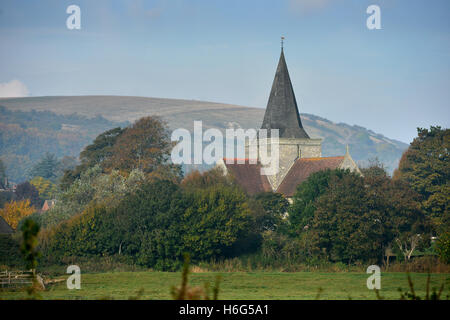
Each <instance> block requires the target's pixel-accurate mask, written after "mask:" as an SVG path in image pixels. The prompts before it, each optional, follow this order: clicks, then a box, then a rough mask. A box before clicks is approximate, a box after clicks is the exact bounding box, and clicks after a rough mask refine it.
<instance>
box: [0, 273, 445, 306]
mask: <svg viewBox="0 0 450 320" xmlns="http://www.w3.org/2000/svg"><path fill="white" fill-rule="evenodd" d="M219 274H220V275H221V277H222V281H221V283H220V293H219V299H237V300H241V299H315V298H316V297H317V295H318V293H319V290H320V288H321V289H322V290H321V293H320V296H319V299H376V296H375V293H374V292H373V291H372V290H368V289H367V287H366V280H367V278H368V276H369V275H368V274H365V273H354V272H348V273H344V272H343V273H322V272H297V273H280V272H277V273H269V272H248V273H244V272H236V273H213V272H208V273H193V274H191V275H190V277H189V279H190V281H189V282H190V285H192V286H199V285H202V286H203V284H204V283H205V282H209V283H210V285H211V286H213V284H214V280H215V278H216V276H217V275H219ZM411 278H412V280H413V283H414V288H415V291H416V294H417V295H418V296H421V297H423V296H425V290H426V289H425V288H426V279H427V274H423V273H413V274H411ZM180 281H181V274H180V273H179V272H173V273H169V272H116V273H114V272H111V273H97V274H82V276H81V289H80V290H68V289H67V288H66V283H65V282H61V283H58V284H54V285H51V286H49V288H47V290H46V291H43V292H41V293H40V294H41V296H42V298H43V299H128V298H129V297H133V296H136V294H137V292H138V291H139V289H143V294H142V296H141V299H170V298H171V296H170V288H171V286H173V285H179V284H180ZM443 282H444V283H445V288H444V292H443V294H442V297H441V298H443V299H445V298H446V297H448V296H449V295H450V291H449V287H450V275H449V274H432V275H431V282H430V288H433V287H435V288H438V287H440V285H441V284H442V283H443ZM398 288H402V289H403V291H405V290H407V289H408V282H407V276H406V274H405V273H382V277H381V291H380V294H381V296H382V297H384V298H386V299H398V298H399V297H400V294H399V292H398ZM26 297H27V295H26V293H25V291H11V290H9V291H5V290H3V291H0V299H23V298H26Z"/></svg>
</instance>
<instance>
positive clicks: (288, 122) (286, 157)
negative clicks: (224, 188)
mask: <svg viewBox="0 0 450 320" xmlns="http://www.w3.org/2000/svg"><path fill="white" fill-rule="evenodd" d="M261 128H262V129H267V131H268V132H270V129H278V132H279V143H278V150H279V170H278V172H277V173H276V174H273V175H261V163H260V162H257V163H256V164H253V163H250V161H248V158H246V161H245V163H243V164H239V163H236V161H235V162H234V163H231V164H230V163H227V161H225V160H226V159H222V160H220V161H218V163H217V166H218V167H219V168H221V169H222V170H223V172H224V174H226V175H231V176H233V177H234V179H235V180H236V182H237V183H238V184H240V185H241V186H242V187H243V188H244V189H245V190H246V192H247V193H248V194H251V195H252V194H257V193H260V192H270V191H272V192H277V193H281V194H283V195H284V196H285V197H286V198H288V199H290V198H292V196H293V195H294V193H295V191H296V188H297V186H298V185H299V184H300V183H302V182H303V181H305V180H306V179H307V178H308V177H309V176H310V175H311V174H312V173H314V172H317V171H320V170H326V169H349V170H350V171H352V172H357V173H359V174H361V172H360V170H359V168H358V166H357V165H356V163H355V161H353V159H352V157H351V156H350V152H349V150H348V146H347V151H346V153H345V155H343V156H337V157H322V139H312V138H310V137H309V135H308V133H307V132H306V131H305V129H304V128H303V125H302V121H301V118H300V114H299V111H298V106H297V101H296V99H295V94H294V89H293V88H292V83H291V79H290V77H289V72H288V68H287V64H286V60H285V57H284V50H283V46H282V47H281V55H280V59H279V62H278V67H277V70H276V73H275V78H274V80H273V84H272V90H271V91H270V96H269V101H268V103H267V108H266V111H265V114H264V119H263V122H262V126H261ZM268 141H270V140H268ZM269 144H270V142H269ZM269 148H270V145H269V146H268V149H269ZM247 151H248V146H247ZM247 154H248V153H247Z"/></svg>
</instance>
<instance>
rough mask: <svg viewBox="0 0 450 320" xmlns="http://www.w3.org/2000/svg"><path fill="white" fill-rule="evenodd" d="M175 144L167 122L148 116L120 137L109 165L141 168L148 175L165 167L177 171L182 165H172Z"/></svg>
mask: <svg viewBox="0 0 450 320" xmlns="http://www.w3.org/2000/svg"><path fill="white" fill-rule="evenodd" d="M172 146H173V143H172V142H171V141H170V137H169V132H168V129H167V125H166V123H165V122H163V121H162V120H160V119H159V118H157V117H144V118H141V119H139V120H138V121H136V122H135V123H134V124H133V125H132V126H130V127H128V128H126V129H125V131H124V132H123V133H122V134H121V135H120V136H119V137H118V138H117V141H116V142H115V144H114V146H113V147H112V150H111V153H112V155H111V157H110V158H109V159H108V160H107V161H105V168H106V170H107V171H110V170H113V169H117V170H119V171H124V172H130V171H131V170H133V169H140V170H142V171H144V172H145V173H147V174H148V173H151V172H153V171H155V170H157V169H161V168H164V169H166V170H168V171H173V170H174V169H176V168H178V167H179V166H174V165H171V164H170V153H171V150H172ZM179 172H180V171H179Z"/></svg>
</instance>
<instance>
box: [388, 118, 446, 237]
mask: <svg viewBox="0 0 450 320" xmlns="http://www.w3.org/2000/svg"><path fill="white" fill-rule="evenodd" d="M417 132H418V136H417V137H416V138H415V139H414V140H413V142H411V145H410V146H409V148H408V150H407V151H406V152H405V153H404V154H403V156H402V158H401V160H400V163H399V167H398V169H397V170H396V171H395V172H394V179H396V180H403V181H406V182H408V183H409V184H410V185H411V187H412V188H413V189H414V190H415V191H417V192H418V193H419V194H421V195H422V197H423V200H422V205H423V207H424V209H425V210H426V212H427V214H428V215H429V216H430V217H431V218H432V221H433V225H434V229H435V231H437V232H438V234H439V233H442V232H445V230H448V229H449V228H450V180H449V179H450V163H449V152H450V129H442V128H441V127H438V126H437V127H433V126H431V127H430V129H429V130H428V129H422V128H418V129H417Z"/></svg>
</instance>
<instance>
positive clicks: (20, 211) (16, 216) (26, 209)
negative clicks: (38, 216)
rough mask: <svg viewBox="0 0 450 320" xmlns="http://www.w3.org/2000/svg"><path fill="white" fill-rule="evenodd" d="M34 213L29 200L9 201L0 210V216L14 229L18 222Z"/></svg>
mask: <svg viewBox="0 0 450 320" xmlns="http://www.w3.org/2000/svg"><path fill="white" fill-rule="evenodd" d="M34 211H35V209H34V207H33V206H31V205H30V200H28V199H27V200H22V201H10V202H8V203H6V204H5V207H4V208H3V209H0V216H2V217H3V219H5V221H6V222H7V223H8V224H9V225H10V226H11V228H13V229H16V228H17V225H18V224H19V221H20V220H21V219H23V218H25V217H27V216H29V215H31V214H32V213H33V212H34Z"/></svg>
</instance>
